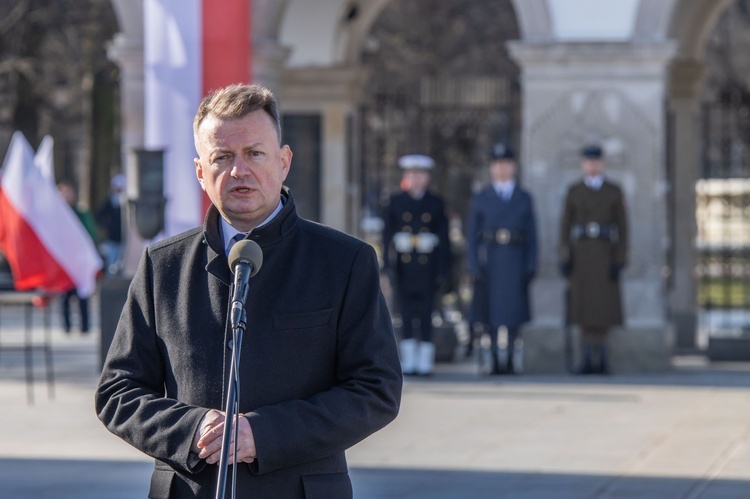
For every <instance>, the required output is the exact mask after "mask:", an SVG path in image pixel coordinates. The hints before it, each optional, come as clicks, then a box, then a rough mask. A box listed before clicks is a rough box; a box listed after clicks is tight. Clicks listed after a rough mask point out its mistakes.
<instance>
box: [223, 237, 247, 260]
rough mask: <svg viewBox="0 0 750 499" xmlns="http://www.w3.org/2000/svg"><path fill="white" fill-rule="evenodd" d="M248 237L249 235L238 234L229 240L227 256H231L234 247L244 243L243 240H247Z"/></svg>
mask: <svg viewBox="0 0 750 499" xmlns="http://www.w3.org/2000/svg"><path fill="white" fill-rule="evenodd" d="M246 236H247V234H243V233H242V232H238V233H237V234H235V236H234V237H233V238H232V239H230V240H229V244H228V245H227V256H229V252H230V251H232V246H234V245H235V243H237V242H238V241H242V240H243V239H245V237H246Z"/></svg>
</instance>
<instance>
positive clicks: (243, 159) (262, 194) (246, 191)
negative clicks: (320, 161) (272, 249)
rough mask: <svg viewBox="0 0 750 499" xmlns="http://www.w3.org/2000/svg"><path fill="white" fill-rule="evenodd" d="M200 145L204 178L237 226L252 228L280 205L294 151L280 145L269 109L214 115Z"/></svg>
mask: <svg viewBox="0 0 750 499" xmlns="http://www.w3.org/2000/svg"><path fill="white" fill-rule="evenodd" d="M196 149H197V151H198V156H199V157H198V158H196V159H195V160H194V161H195V174H196V176H197V177H198V181H199V182H200V184H201V187H202V188H203V190H204V191H206V194H207V195H208V198H209V199H210V200H211V202H212V203H213V204H214V205H215V206H216V208H218V209H219V213H221V216H222V217H224V219H225V220H226V221H227V222H229V223H230V224H231V225H232V227H234V228H235V229H237V230H239V231H242V232H246V231H249V230H250V229H252V228H254V227H257V226H258V225H259V224H260V223H262V222H263V221H264V220H265V219H266V218H268V216H269V215H270V214H271V213H272V212H273V210H274V209H275V208H276V206H278V204H279V196H280V193H281V186H282V184H283V182H284V179H286V176H287V174H288V173H289V167H290V165H291V163H292V151H291V149H289V146H281V147H279V138H278V136H277V134H276V127H275V126H274V125H273V121H272V120H271V117H270V116H268V115H267V114H266V112H265V111H263V110H258V111H253V112H252V113H250V114H248V115H246V116H244V117H242V118H237V119H228V120H222V119H219V118H216V117H214V116H213V115H211V114H209V115H208V116H206V119H205V120H203V122H202V123H201V125H200V127H199V129H198V133H197V136H196Z"/></svg>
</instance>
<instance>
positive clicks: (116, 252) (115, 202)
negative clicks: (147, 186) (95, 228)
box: [96, 173, 125, 275]
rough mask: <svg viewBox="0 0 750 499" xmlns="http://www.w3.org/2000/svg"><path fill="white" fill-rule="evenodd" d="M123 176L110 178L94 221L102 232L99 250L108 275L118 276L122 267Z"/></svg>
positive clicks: (118, 175)
mask: <svg viewBox="0 0 750 499" xmlns="http://www.w3.org/2000/svg"><path fill="white" fill-rule="evenodd" d="M124 196H125V175H123V174H122V173H120V174H117V175H115V176H114V177H112V180H111V181H110V183H109V196H107V199H106V200H105V201H104V203H102V205H101V206H100V207H99V210H98V211H97V213H96V221H97V223H98V224H99V226H100V227H101V228H102V229H103V230H104V237H103V238H102V243H101V245H99V250H100V251H101V252H102V255H103V256H104V264H105V269H106V271H107V273H108V274H112V275H116V274H119V272H120V268H121V266H122V250H123V244H122V205H123V203H124V201H125V199H124Z"/></svg>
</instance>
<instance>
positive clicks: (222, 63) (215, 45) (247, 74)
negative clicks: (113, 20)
mask: <svg viewBox="0 0 750 499" xmlns="http://www.w3.org/2000/svg"><path fill="white" fill-rule="evenodd" d="M250 4H251V1H250V0H203V3H202V12H201V24H202V32H203V33H202V34H203V36H202V49H203V57H202V64H203V71H202V72H203V95H204V96H206V95H208V94H209V93H211V92H212V91H214V90H216V89H218V88H221V87H225V86H227V85H231V84H233V83H249V82H250V81H251V80H252V78H251V69H250V68H251V66H250V60H251V57H252V56H251V54H252V50H251V40H252V36H251V32H250ZM202 199H203V203H202V204H203V213H205V212H206V210H207V209H208V206H209V205H210V203H211V201H210V200H209V199H208V196H206V193H205V192H204V193H203V197H202Z"/></svg>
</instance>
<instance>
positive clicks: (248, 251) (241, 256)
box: [229, 239, 263, 277]
mask: <svg viewBox="0 0 750 499" xmlns="http://www.w3.org/2000/svg"><path fill="white" fill-rule="evenodd" d="M242 261H244V262H247V263H249V264H250V269H251V270H250V277H252V276H254V275H255V274H257V273H258V271H259V270H260V266H261V265H263V250H262V249H260V246H258V243H256V242H255V241H251V240H250V239H243V240H241V241H238V242H236V243H235V244H234V246H232V249H231V250H229V269H230V270H231V271H232V272H234V267H235V266H236V265H237V264H238V263H240V262H242Z"/></svg>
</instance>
